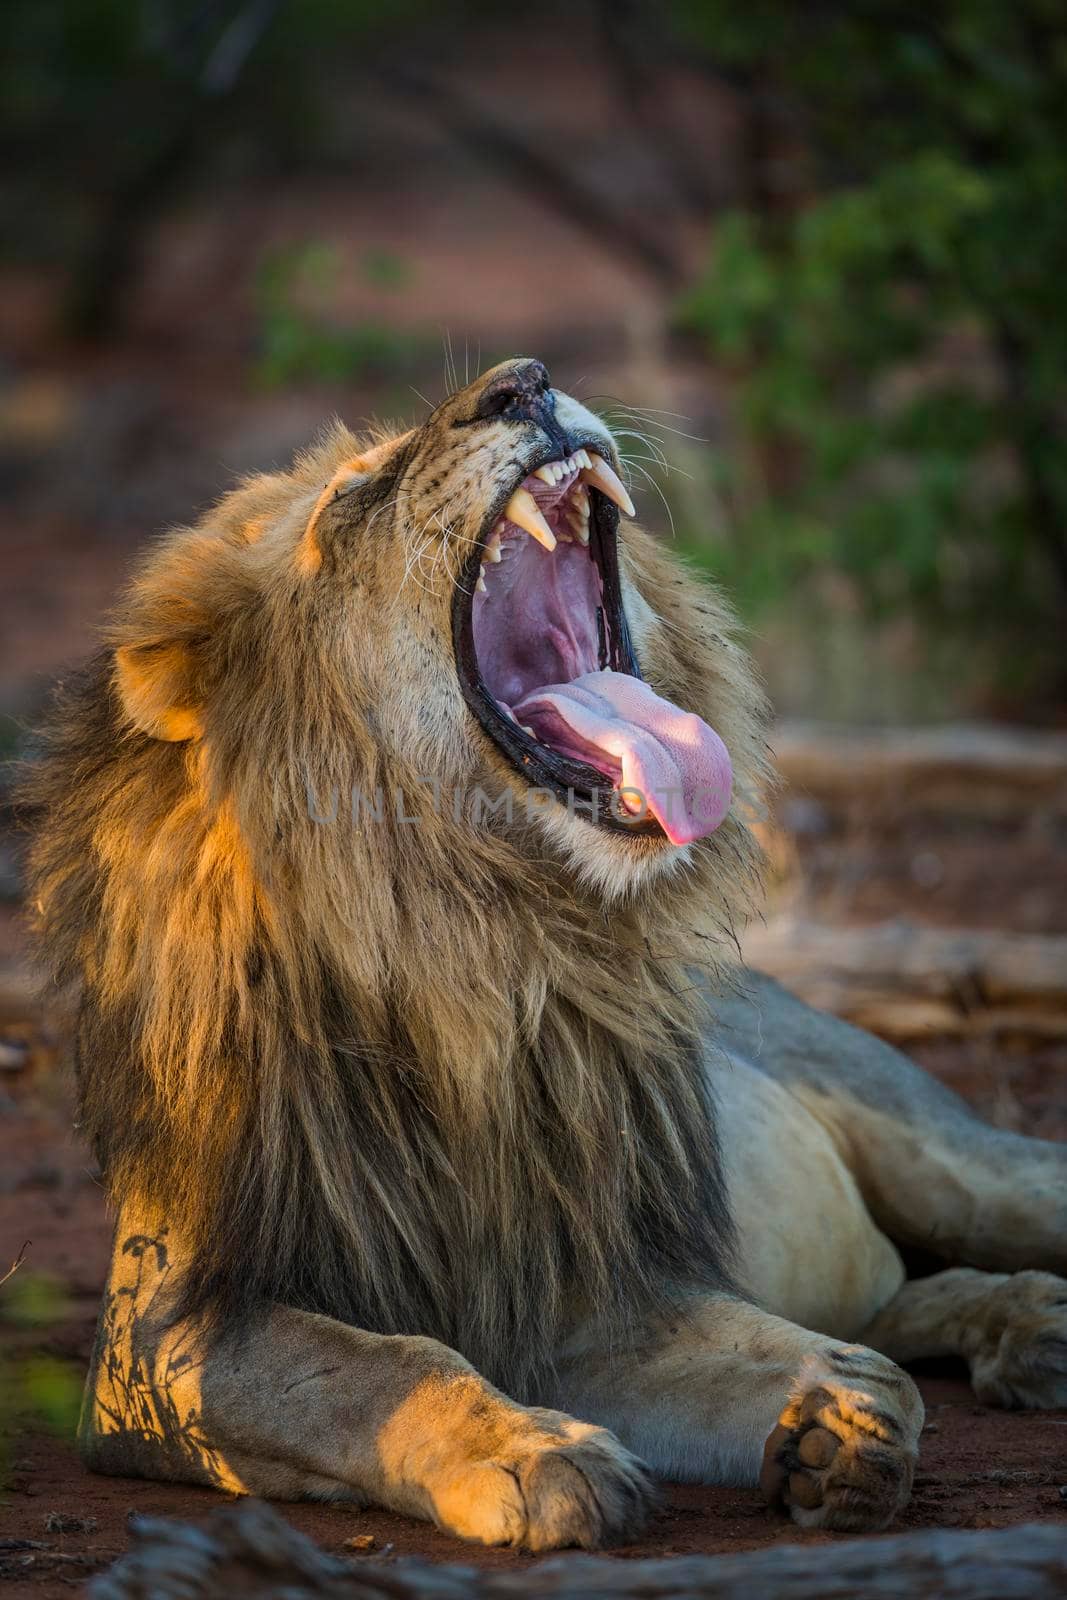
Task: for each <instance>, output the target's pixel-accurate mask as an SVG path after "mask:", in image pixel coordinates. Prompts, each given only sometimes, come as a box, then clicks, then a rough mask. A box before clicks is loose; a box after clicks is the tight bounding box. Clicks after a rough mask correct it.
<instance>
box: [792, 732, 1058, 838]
mask: <svg viewBox="0 0 1067 1600" xmlns="http://www.w3.org/2000/svg"><path fill="white" fill-rule="evenodd" d="M771 743H772V748H773V751H774V757H775V761H776V764H777V767H778V770H779V772H780V773H781V775H782V777H783V778H784V780H785V782H786V784H787V786H788V787H789V789H790V790H792V791H794V792H795V793H797V794H802V795H806V796H810V797H811V798H813V799H816V800H821V801H822V802H823V803H824V804H826V805H828V806H829V807H830V808H831V809H839V808H840V809H843V810H847V811H850V812H851V811H855V810H857V809H863V810H864V811H865V812H868V813H869V812H870V811H871V810H874V811H877V812H878V813H880V814H883V815H884V814H885V813H887V812H891V813H894V814H899V813H903V814H907V815H909V816H914V815H918V814H920V813H922V814H926V815H930V814H931V813H941V814H951V815H953V816H962V817H975V818H984V819H986V820H990V821H992V820H999V819H1004V818H1009V817H1018V816H1020V815H1025V814H1026V813H1027V812H1028V811H1031V810H1033V811H1040V812H1041V813H1042V814H1044V815H1046V816H1051V815H1055V816H1063V815H1067V733H1057V732H1045V731H1042V730H1038V729H1031V728H1006V727H998V726H995V725H993V724H982V723H950V724H948V725H944V726H941V727H935V728H896V729H870V728H862V729H861V728H844V727H832V726H826V725H820V724H816V723H803V722H787V723H782V724H781V725H780V726H779V727H778V728H777V729H776V731H775V734H774V736H773V738H772V741H771Z"/></svg>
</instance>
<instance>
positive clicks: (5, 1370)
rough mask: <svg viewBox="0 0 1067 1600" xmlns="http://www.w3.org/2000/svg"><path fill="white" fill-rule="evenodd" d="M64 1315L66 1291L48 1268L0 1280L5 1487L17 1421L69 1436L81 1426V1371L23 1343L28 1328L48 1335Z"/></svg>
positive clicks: (0, 1458)
mask: <svg viewBox="0 0 1067 1600" xmlns="http://www.w3.org/2000/svg"><path fill="white" fill-rule="evenodd" d="M65 1315H66V1300H65V1297H64V1295H63V1292H62V1290H61V1289H60V1288H59V1286H58V1285H57V1284H56V1283H54V1282H53V1280H52V1279H51V1278H49V1277H47V1276H46V1275H45V1274H44V1273H40V1272H27V1271H25V1270H22V1271H18V1272H15V1273H14V1274H13V1276H11V1277H10V1278H8V1280H7V1282H6V1283H4V1284H2V1285H0V1339H2V1340H3V1342H2V1344H0V1488H2V1485H3V1481H4V1477H5V1475H6V1470H7V1465H8V1462H7V1455H6V1446H7V1444H8V1441H9V1439H10V1436H11V1433H12V1430H13V1427H14V1426H15V1425H16V1424H17V1423H25V1422H26V1421H27V1420H33V1421H36V1422H38V1423H42V1424H44V1426H46V1427H48V1428H50V1429H52V1431H53V1432H55V1433H59V1434H65V1435H68V1436H69V1435H71V1434H73V1432H74V1429H75V1427H76V1426H77V1422H78V1411H79V1408H80V1405H81V1391H82V1383H81V1377H80V1375H79V1373H78V1372H77V1371H76V1370H75V1368H74V1367H73V1366H72V1364H71V1363H70V1362H68V1361H63V1360H60V1359H59V1358H58V1357H56V1356H53V1355H50V1354H49V1353H48V1352H47V1351H43V1350H37V1351H33V1350H31V1351H29V1352H27V1351H26V1350H25V1349H24V1348H23V1346H24V1344H25V1342H26V1336H27V1335H28V1334H29V1335H32V1336H34V1337H41V1336H43V1335H46V1334H47V1333H48V1331H49V1330H50V1329H51V1328H53V1327H54V1326H55V1324H56V1323H57V1322H60V1321H61V1320H62V1318H63V1317H64V1316H65Z"/></svg>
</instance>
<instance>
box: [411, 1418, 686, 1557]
mask: <svg viewBox="0 0 1067 1600" xmlns="http://www.w3.org/2000/svg"><path fill="white" fill-rule="evenodd" d="M545 1415H546V1416H547V1415H550V1414H545ZM560 1423H561V1424H562V1425H557V1426H555V1427H552V1428H551V1429H550V1430H546V1432H545V1433H544V1434H538V1435H535V1436H534V1437H531V1436H530V1435H529V1434H528V1433H525V1434H520V1436H519V1437H518V1438H517V1439H515V1440H513V1441H512V1445H511V1448H510V1449H508V1448H505V1449H503V1450H502V1451H501V1453H500V1455H499V1456H498V1457H496V1458H495V1459H493V1460H485V1461H475V1462H470V1463H468V1464H467V1465H466V1466H464V1468H463V1469H462V1470H461V1471H460V1472H457V1473H454V1474H452V1475H450V1476H449V1478H448V1480H447V1482H446V1483H445V1484H444V1485H439V1486H438V1491H437V1493H436V1495H435V1502H434V1514H435V1518H436V1521H437V1522H438V1524H439V1526H441V1527H443V1528H445V1529H447V1530H448V1531H449V1532H451V1533H456V1534H459V1536H460V1537H461V1538H464V1539H471V1540H474V1541H476V1542H477V1543H479V1544H508V1545H515V1546H519V1547H521V1548H523V1549H527V1550H561V1549H566V1548H568V1547H570V1546H573V1545H577V1546H579V1547H580V1548H582V1549H583V1550H597V1549H601V1548H603V1547H604V1546H606V1545H611V1544H619V1543H621V1542H623V1541H624V1540H628V1539H633V1538H635V1537H636V1536H637V1534H639V1533H640V1531H641V1529H642V1528H643V1527H644V1525H645V1521H646V1519H647V1517H648V1512H649V1509H650V1507H651V1505H652V1501H653V1498H654V1490H653V1485H652V1480H651V1478H650V1477H649V1475H648V1473H647V1472H646V1470H645V1468H644V1467H643V1466H642V1464H641V1462H640V1461H638V1460H637V1457H636V1456H632V1455H631V1454H630V1452H629V1451H628V1450H626V1449H624V1448H623V1446H622V1445H621V1444H620V1443H619V1442H618V1440H617V1439H616V1438H615V1437H614V1435H613V1434H610V1433H608V1432H607V1430H606V1429H604V1428H594V1427H591V1426H589V1425H587V1424H583V1423H575V1422H572V1421H571V1420H570V1419H560Z"/></svg>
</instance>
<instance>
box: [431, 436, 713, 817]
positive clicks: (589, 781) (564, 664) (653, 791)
mask: <svg viewBox="0 0 1067 1600" xmlns="http://www.w3.org/2000/svg"><path fill="white" fill-rule="evenodd" d="M620 510H622V511H623V512H625V513H626V514H627V515H628V516H632V515H633V514H634V508H633V505H632V504H631V502H630V497H629V495H628V494H627V492H626V489H625V487H624V486H623V484H622V482H621V480H620V479H619V478H618V476H617V475H616V473H615V471H614V469H613V468H612V467H611V466H610V465H609V464H608V463H607V462H606V461H605V460H604V458H603V457H602V456H601V455H600V454H599V453H598V452H597V451H596V450H595V448H592V447H591V446H590V445H589V444H586V445H578V446H576V447H575V448H574V449H573V450H572V451H571V453H570V454H569V455H568V456H565V457H553V458H552V459H551V460H547V461H542V462H541V463H540V465H538V466H537V467H536V468H534V470H533V471H531V472H529V473H528V474H527V475H526V476H525V477H524V478H523V479H522V481H521V483H519V484H518V485H517V486H516V487H514V488H513V489H512V490H511V492H510V494H507V496H506V498H504V499H503V501H502V503H498V504H497V506H496V507H495V508H494V510H493V511H492V512H491V514H490V516H489V518H488V520H487V522H486V525H485V528H484V529H483V533H482V538H481V540H480V542H479V544H478V546H477V548H476V549H475V550H474V551H473V552H472V554H471V556H470V559H469V561H468V562H467V563H466V564H465V566H464V570H463V572H462V573H461V574H460V578H459V581H458V583H457V585H456V591H455V595H454V597H453V606H452V631H453V640H454V645H455V652H456V665H457V672H458V675H459V681H460V687H461V689H462V691H463V695H464V698H465V699H466V701H467V704H468V706H469V707H470V708H471V710H472V712H473V713H474V715H475V716H476V717H477V719H478V721H479V722H480V723H481V725H482V727H483V728H484V729H485V731H486V733H487V734H488V735H489V737H490V738H491V739H492V740H493V742H494V743H495V744H496V745H497V747H498V749H500V750H501V751H502V752H503V754H504V755H505V756H506V757H507V758H508V760H509V761H510V762H511V764H512V766H513V767H514V768H515V770H516V771H517V772H518V773H519V774H520V775H521V776H522V777H523V778H525V779H526V781H527V782H528V783H529V784H530V785H531V786H532V787H533V788H536V789H541V790H548V791H550V792H551V793H552V794H554V795H555V796H556V797H557V798H558V799H559V800H561V801H563V802H564V803H565V804H566V805H567V807H568V808H569V809H572V810H574V811H577V812H579V813H581V814H582V815H583V816H585V817H586V818H587V819H588V820H589V821H590V822H592V823H594V824H596V825H598V826H600V827H604V828H610V829H614V830H616V831H619V830H621V831H624V832H626V833H629V834H633V835H645V836H647V835H652V836H658V837H659V838H661V839H662V838H663V837H664V836H665V837H666V838H667V839H669V840H670V841H671V843H672V844H688V843H690V842H691V841H692V840H693V839H697V838H701V837H702V836H704V835H705V834H708V833H711V832H713V830H714V829H715V828H717V827H718V826H719V824H720V823H721V822H722V820H723V818H724V817H725V815H726V812H727V810H728V809H729V805H730V788H731V769H730V758H729V755H728V754H727V752H726V748H725V746H724V745H723V743H722V740H721V739H720V738H719V736H718V735H717V734H716V733H715V732H714V730H713V729H711V728H709V727H708V725H707V723H705V722H703V721H702V720H701V719H700V718H699V717H698V716H695V715H694V714H693V713H692V712H686V711H683V710H681V709H680V708H679V707H677V706H675V705H672V704H671V702H670V701H668V700H664V699H662V698H661V697H660V696H659V695H657V694H656V693H655V692H654V691H653V690H652V689H651V688H650V687H649V685H648V684H647V683H646V682H645V681H644V679H643V678H642V676H641V672H640V669H639V667H638V663H637V659H636V656H635V654H634V649H633V644H632V642H631V638H630V630H629V627H628V625H627V620H626V614H625V611H624V609H623V604H622V593H621V588H620V583H619V565H618V549H617V539H618V524H619V511H620Z"/></svg>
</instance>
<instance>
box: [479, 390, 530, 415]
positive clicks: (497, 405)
mask: <svg viewBox="0 0 1067 1600" xmlns="http://www.w3.org/2000/svg"><path fill="white" fill-rule="evenodd" d="M520 399H521V395H520V392H519V390H518V389H517V388H516V387H515V386H514V385H513V384H503V385H501V386H500V387H499V388H494V389H490V390H488V391H487V393H485V394H483V395H482V398H481V400H480V401H479V403H478V411H479V413H480V415H481V416H483V417H502V416H504V415H506V413H507V411H508V410H509V408H510V407H511V406H513V405H515V403H516V402H517V401H518V400H520Z"/></svg>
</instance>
